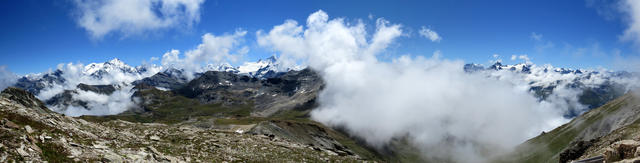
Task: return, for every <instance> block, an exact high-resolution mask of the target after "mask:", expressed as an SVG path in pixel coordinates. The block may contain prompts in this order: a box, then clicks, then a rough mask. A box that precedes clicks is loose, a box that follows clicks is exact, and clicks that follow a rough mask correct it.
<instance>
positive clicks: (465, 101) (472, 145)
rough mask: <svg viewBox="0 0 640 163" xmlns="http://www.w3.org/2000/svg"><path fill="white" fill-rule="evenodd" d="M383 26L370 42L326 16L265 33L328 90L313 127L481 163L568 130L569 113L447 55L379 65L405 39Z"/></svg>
mask: <svg viewBox="0 0 640 163" xmlns="http://www.w3.org/2000/svg"><path fill="white" fill-rule="evenodd" d="M381 22H383V23H381ZM377 24H378V25H377V29H376V30H375V33H373V34H372V36H373V38H370V39H367V37H366V36H368V35H367V32H366V30H365V27H364V25H363V24H362V23H358V24H347V23H345V22H344V21H343V19H341V18H336V19H329V17H328V15H327V14H326V13H325V12H323V11H318V12H315V13H313V14H311V15H310V16H309V17H308V19H307V24H306V26H305V25H298V24H297V22H295V21H293V20H287V21H285V23H284V24H282V25H277V26H275V27H274V28H273V29H272V30H271V31H269V32H268V33H266V34H265V33H263V32H258V42H259V44H260V45H261V46H264V47H269V48H272V49H274V50H275V51H277V52H280V58H285V59H286V58H289V59H290V60H301V61H303V62H306V63H308V65H309V66H310V67H311V68H312V69H314V70H316V71H318V72H319V73H320V75H321V76H322V78H323V79H324V80H325V82H326V87H325V88H324V90H323V91H322V92H321V93H320V96H319V98H318V100H319V102H320V106H319V107H318V108H316V109H315V110H314V111H312V113H311V116H312V118H313V119H315V120H317V121H319V122H322V123H324V124H327V125H330V126H340V127H343V128H345V129H346V130H347V131H348V132H349V133H350V134H353V135H355V136H358V137H361V138H363V139H364V140H365V141H366V142H367V143H369V144H371V145H373V146H376V147H381V146H384V145H385V144H387V143H388V142H389V141H390V140H391V139H392V138H398V137H403V136H407V137H408V138H409V140H410V141H411V142H413V143H412V144H415V145H416V146H417V147H418V148H419V149H422V150H423V151H422V152H421V153H425V157H427V158H446V159H453V160H456V161H459V162H470V161H481V160H483V158H486V157H488V156H489V155H487V154H486V153H481V152H478V151H480V149H487V148H490V150H492V151H494V153H493V154H499V153H500V151H504V150H507V149H509V148H512V147H514V146H515V145H517V144H519V143H521V142H522V141H524V140H526V139H527V138H529V137H531V136H533V135H535V134H538V133H539V132H540V131H542V130H543V129H549V128H552V127H556V126H555V125H558V124H557V122H563V121H562V120H563V118H562V116H561V112H558V111H556V110H554V108H551V107H546V106H545V105H543V104H541V103H539V102H537V99H536V98H534V97H533V96H532V95H531V94H529V92H528V90H527V89H523V87H519V86H518V85H514V84H512V83H509V82H504V81H501V80H494V79H490V78H487V77H486V76H482V75H474V74H468V73H465V72H464V71H463V70H462V68H461V67H462V66H463V62H462V61H449V60H441V59H439V57H438V56H440V55H441V52H439V51H436V52H434V57H432V58H424V57H417V58H411V57H408V56H402V57H400V58H396V59H393V61H392V62H382V61H379V59H378V58H377V57H376V56H377V55H378V54H379V53H382V52H384V50H385V48H386V47H387V46H388V45H389V44H391V43H393V41H394V40H395V39H396V38H398V37H400V36H402V34H403V31H402V29H401V26H399V25H396V24H391V23H389V22H387V21H385V20H378V23H377ZM427 149H439V150H427Z"/></svg>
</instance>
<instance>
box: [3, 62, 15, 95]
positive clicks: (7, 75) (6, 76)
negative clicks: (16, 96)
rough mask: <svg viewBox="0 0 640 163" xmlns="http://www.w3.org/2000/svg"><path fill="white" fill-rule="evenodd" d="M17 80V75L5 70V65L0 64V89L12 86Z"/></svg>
mask: <svg viewBox="0 0 640 163" xmlns="http://www.w3.org/2000/svg"><path fill="white" fill-rule="evenodd" d="M17 80H18V75H16V74H14V73H12V72H11V71H9V70H7V66H0V90H4V89H5V88H7V87H9V86H12V85H13V84H15V83H16V81H17Z"/></svg>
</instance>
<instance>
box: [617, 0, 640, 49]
mask: <svg viewBox="0 0 640 163" xmlns="http://www.w3.org/2000/svg"><path fill="white" fill-rule="evenodd" d="M620 10H621V11H622V12H623V13H625V14H626V21H628V26H627V29H625V31H624V33H623V35H622V36H621V37H620V39H621V40H623V41H632V42H634V43H635V44H636V46H639V47H640V1H636V0H623V2H622V3H620Z"/></svg>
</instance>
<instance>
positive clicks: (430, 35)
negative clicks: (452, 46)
mask: <svg viewBox="0 0 640 163" xmlns="http://www.w3.org/2000/svg"><path fill="white" fill-rule="evenodd" d="M418 33H419V34H420V36H422V37H424V38H427V39H429V40H431V41H432V42H440V40H442V37H440V35H439V34H438V33H437V32H436V31H434V30H431V29H429V28H427V27H425V26H422V28H420V31H418Z"/></svg>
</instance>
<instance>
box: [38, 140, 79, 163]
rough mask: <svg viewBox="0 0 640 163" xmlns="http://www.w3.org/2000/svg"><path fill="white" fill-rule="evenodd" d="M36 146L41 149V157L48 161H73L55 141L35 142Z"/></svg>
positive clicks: (55, 162) (54, 162)
mask: <svg viewBox="0 0 640 163" xmlns="http://www.w3.org/2000/svg"><path fill="white" fill-rule="evenodd" d="M36 145H38V147H40V149H42V154H41V157H42V159H43V160H46V161H48V162H53V163H57V162H74V161H73V160H72V159H70V158H68V157H67V156H68V155H69V154H68V153H66V152H65V150H64V147H62V146H60V145H58V144H55V143H37V144H36Z"/></svg>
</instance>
